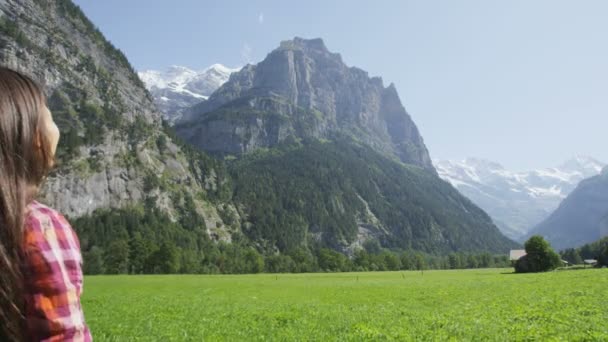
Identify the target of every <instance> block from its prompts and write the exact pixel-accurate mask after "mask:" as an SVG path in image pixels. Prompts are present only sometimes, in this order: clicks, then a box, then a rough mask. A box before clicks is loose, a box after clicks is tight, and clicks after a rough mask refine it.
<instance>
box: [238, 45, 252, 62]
mask: <svg viewBox="0 0 608 342" xmlns="http://www.w3.org/2000/svg"><path fill="white" fill-rule="evenodd" d="M252 51H253V49H252V48H251V46H249V44H248V43H245V44H243V47H242V48H241V59H242V60H243V63H244V64H250V63H251V53H252Z"/></svg>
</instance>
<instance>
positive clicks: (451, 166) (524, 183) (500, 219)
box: [434, 156, 605, 240]
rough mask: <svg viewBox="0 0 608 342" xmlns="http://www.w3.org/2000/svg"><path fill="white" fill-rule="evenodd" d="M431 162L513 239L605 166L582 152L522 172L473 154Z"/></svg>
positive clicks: (532, 225)
mask: <svg viewBox="0 0 608 342" xmlns="http://www.w3.org/2000/svg"><path fill="white" fill-rule="evenodd" d="M434 164H435V168H436V169H437V172H438V173H439V176H440V177H441V178H443V179H444V180H446V181H448V182H450V183H451V184H452V185H453V186H454V187H455V188H457V189H458V190H459V191H460V192H461V193H463V194H464V195H465V196H467V197H469V199H471V200H472V201H473V202H474V203H476V204H477V205H479V206H480V207H481V208H483V209H484V210H485V211H486V212H487V213H488V214H489V215H490V216H491V217H492V218H493V219H494V222H495V223H496V225H497V226H498V227H499V228H500V230H501V231H502V232H503V233H504V234H505V235H507V236H508V237H510V238H512V239H515V240H518V239H521V238H522V237H523V236H525V234H526V233H527V232H528V231H529V230H530V229H532V227H534V226H535V225H536V224H538V223H539V222H541V221H542V220H544V219H545V218H546V217H547V216H548V215H549V214H550V213H551V212H552V211H553V210H554V209H555V208H557V206H558V205H559V203H560V202H561V201H562V200H563V199H564V198H565V197H566V196H567V195H568V194H569V193H570V192H571V191H573V190H574V189H575V187H576V185H577V184H578V183H579V182H580V181H581V180H583V179H585V178H588V177H591V176H594V175H597V174H599V173H600V172H601V171H602V168H603V167H604V166H605V164H604V163H601V162H599V161H597V160H595V159H593V158H590V157H584V156H577V157H574V158H572V159H570V160H568V161H566V162H564V163H562V164H561V165H560V166H558V167H553V168H547V169H542V170H532V171H525V172H515V171H510V170H506V169H505V168H504V167H502V166H501V165H500V164H498V163H495V162H492V161H487V160H483V159H476V158H468V159H465V160H461V161H453V160H435V162H434Z"/></svg>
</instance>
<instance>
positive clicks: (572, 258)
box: [559, 248, 583, 265]
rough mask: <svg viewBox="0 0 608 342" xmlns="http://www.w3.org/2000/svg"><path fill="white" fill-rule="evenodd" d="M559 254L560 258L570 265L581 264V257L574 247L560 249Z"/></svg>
mask: <svg viewBox="0 0 608 342" xmlns="http://www.w3.org/2000/svg"><path fill="white" fill-rule="evenodd" d="M559 254H560V256H561V258H562V259H564V260H566V261H567V262H568V263H569V264H570V265H582V264H583V259H582V258H581V255H580V254H579V252H578V250H577V249H575V248H568V249H566V250H563V251H561V252H560V253H559Z"/></svg>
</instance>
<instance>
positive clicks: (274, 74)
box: [176, 38, 434, 172]
mask: <svg viewBox="0 0 608 342" xmlns="http://www.w3.org/2000/svg"><path fill="white" fill-rule="evenodd" d="M176 130H177V132H178V134H179V135H180V136H182V137H183V138H184V139H185V140H186V141H188V142H189V143H191V144H193V145H195V146H197V147H199V148H200V149H202V150H204V151H207V152H210V153H214V154H216V155H239V154H242V153H246V152H250V151H253V150H256V149H259V148H268V147H273V146H277V145H279V144H281V143H283V142H293V141H301V140H302V139H331V138H332V137H334V136H336V135H338V134H343V135H347V136H350V137H352V138H353V139H355V140H358V141H362V142H364V143H366V144H367V145H369V146H372V147H373V148H374V149H376V150H377V151H380V152H381V153H384V154H386V155H389V156H391V157H393V158H395V159H397V160H400V161H402V162H404V163H408V164H413V165H418V166H420V167H423V168H425V169H427V170H430V171H431V172H434V168H433V165H432V163H431V159H430V157H429V154H428V151H427V149H426V146H425V145H424V142H423V140H422V137H421V136H420V134H419V132H418V128H417V127H416V125H415V124H414V122H413V121H412V119H411V117H410V116H409V114H408V113H407V112H406V111H405V108H404V107H403V106H402V104H401V101H400V99H399V96H398V95H397V91H396V89H395V86H394V85H392V84H391V85H389V86H388V87H384V85H383V83H382V79H381V78H379V77H372V78H370V77H369V76H368V73H367V72H365V71H363V70H361V69H358V68H355V67H348V66H346V65H345V64H344V62H343V61H342V58H341V56H340V55H339V54H336V53H332V52H330V51H329V50H328V49H327V48H326V46H325V44H324V42H323V41H322V40H321V39H311V40H307V39H302V38H295V39H293V40H290V41H284V42H282V43H281V44H280V47H279V48H277V49H275V50H274V51H272V52H271V53H270V54H268V56H267V57H266V58H265V59H264V60H263V61H262V62H261V63H259V64H257V65H247V66H245V67H244V68H243V69H241V70H240V71H239V72H236V73H234V74H233V75H232V76H231V77H230V80H229V81H228V82H226V83H225V84H224V85H223V86H221V87H220V88H219V89H218V90H217V91H216V92H214V93H213V94H212V95H211V96H210V97H209V99H208V100H207V101H205V102H202V103H200V104H198V105H196V106H194V107H193V108H191V109H189V110H187V111H186V112H185V114H184V118H183V119H182V121H180V122H179V123H178V124H177V125H176Z"/></svg>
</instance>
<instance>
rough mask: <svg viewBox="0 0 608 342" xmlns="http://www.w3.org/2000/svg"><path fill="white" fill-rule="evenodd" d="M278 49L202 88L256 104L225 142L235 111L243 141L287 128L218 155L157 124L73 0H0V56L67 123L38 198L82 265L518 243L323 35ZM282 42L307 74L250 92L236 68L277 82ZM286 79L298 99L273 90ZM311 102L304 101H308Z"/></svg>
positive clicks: (211, 262)
mask: <svg viewBox="0 0 608 342" xmlns="http://www.w3.org/2000/svg"><path fill="white" fill-rule="evenodd" d="M307 46H308V47H307ZM298 49H304V50H306V54H304V51H303V50H302V51H300V52H297V51H296V50H298ZM309 50H310V51H309ZM281 51H282V52H280V53H278V52H277V54H274V55H273V54H271V55H272V56H275V57H276V58H277V60H275V61H273V62H270V61H269V62H268V63H265V64H264V65H263V67H262V66H261V65H258V66H248V67H246V68H245V69H246V71H245V72H243V71H240V72H238V73H236V74H234V75H233V76H231V78H230V80H229V81H228V82H227V83H226V84H225V85H224V86H222V87H220V88H219V89H218V90H217V91H216V92H214V93H213V94H212V95H211V96H210V97H209V101H208V102H210V103H212V104H213V103H218V101H223V100H222V99H221V98H222V96H221V95H220V94H224V95H225V94H228V93H230V92H232V93H233V94H236V93H239V94H240V92H241V91H242V92H243V96H245V97H240V96H236V95H235V97H234V99H233V100H234V101H231V104H228V103H226V104H225V105H224V106H222V107H221V108H220V109H217V110H214V112H213V113H215V114H213V115H216V117H217V116H218V115H220V114H221V113H226V112H230V111H231V110H233V109H235V108H253V110H248V111H247V112H244V113H243V115H244V116H245V117H246V118H248V119H246V120H242V118H240V117H239V116H238V115H237V114H238V113H237V112H232V114H230V115H233V116H232V117H231V116H230V115H229V116H228V117H224V118H223V119H222V120H223V121H222V120H220V119H217V120H216V121H215V123H216V124H218V125H220V127H217V129H213V130H210V132H213V133H214V134H215V135H216V136H217V137H219V139H220V140H221V139H224V140H228V141H230V140H231V139H233V140H234V138H233V137H232V136H231V135H227V136H225V134H221V133H222V132H223V131H222V127H227V126H226V125H228V124H230V123H231V122H233V123H234V128H235V134H237V135H238V134H241V133H242V137H243V138H247V137H248V136H249V135H250V134H251V137H250V138H247V139H245V140H247V141H249V142H251V141H253V140H256V139H257V140H256V141H261V140H259V139H260V138H261V137H262V134H263V133H264V134H265V133H267V132H271V131H272V129H270V128H271V126H272V125H273V124H277V125H276V126H275V127H276V128H277V129H278V132H280V133H281V134H279V135H278V136H280V137H281V139H276V140H272V141H271V140H268V141H269V143H268V144H260V145H259V146H258V145H256V146H255V147H256V148H253V146H252V145H247V146H248V148H247V149H242V150H239V152H241V153H238V154H235V155H236V156H238V158H236V159H235V158H226V160H223V159H217V158H212V157H210V156H209V155H207V154H205V153H204V152H201V151H200V150H197V149H195V148H194V147H193V146H192V145H189V144H187V143H186V142H184V141H183V140H182V139H181V138H180V137H178V136H176V132H175V131H174V130H173V129H171V127H168V126H166V125H164V124H163V123H162V118H161V113H160V111H159V110H158V108H157V107H156V105H155V104H154V101H153V98H152V95H151V94H150V93H149V92H148V91H147V90H146V88H145V86H144V84H143V82H142V81H141V79H140V78H139V77H138V74H137V73H136V72H135V71H134V69H133V67H132V66H131V65H130V63H129V61H128V60H127V58H126V57H125V55H124V54H123V53H122V52H121V51H120V50H118V49H116V48H115V47H114V46H113V45H112V44H111V43H110V42H109V41H107V40H106V39H105V38H104V36H103V35H102V34H101V32H100V31H99V30H98V29H97V28H96V27H95V26H94V25H93V23H91V22H90V21H89V20H88V19H87V17H86V16H85V15H84V14H83V12H82V11H81V10H80V8H79V7H78V6H76V5H74V4H73V3H72V2H71V1H70V0H55V1H45V0H19V1H17V0H0V63H2V65H6V66H9V67H11V68H13V69H16V70H19V71H21V72H24V73H27V74H29V75H31V76H32V77H33V78H35V79H36V80H38V81H39V82H40V83H41V84H43V85H44V87H45V91H46V93H47V94H48V106H49V108H50V109H51V112H52V113H53V117H54V119H55V121H56V122H57V124H58V126H59V127H60V130H61V132H62V138H61V141H60V145H59V150H58V152H57V156H56V157H57V162H58V163H57V165H58V166H57V168H56V170H55V171H54V172H53V173H52V174H51V175H49V178H48V180H47V181H46V183H45V184H44V187H43V189H42V193H41V200H42V201H43V202H45V203H47V204H49V205H50V206H52V207H54V208H56V209H58V210H59V211H61V212H62V213H64V214H66V215H67V216H69V219H70V221H71V222H72V223H73V226H74V228H75V229H76V231H77V232H78V235H79V238H80V241H81V246H82V251H83V255H84V259H85V263H84V264H85V272H87V273H135V274H139V273H176V272H183V273H192V272H209V273H211V272H259V271H260V269H261V268H260V260H261V264H262V266H261V267H264V259H263V258H262V256H264V257H265V258H267V261H268V260H269V261H268V262H269V264H270V263H272V262H273V260H274V261H276V260H277V258H279V259H280V260H292V263H295V262H299V261H297V260H298V259H297V258H299V257H301V256H302V254H304V257H305V258H308V257H309V256H311V258H317V256H319V257H318V258H321V256H323V255H325V256H327V255H329V256H330V257H331V254H327V253H325V252H323V253H322V251H326V250H325V248H333V249H334V250H337V251H340V252H346V253H348V252H349V251H352V250H353V249H356V248H358V246H360V245H361V244H362V243H364V242H366V241H369V240H372V241H376V240H377V241H378V242H380V243H381V244H382V246H383V247H386V248H393V249H395V250H403V249H408V248H411V249H413V250H418V251H426V252H428V253H434V254H442V253H444V252H447V251H488V252H493V253H499V252H504V251H506V250H507V249H508V248H510V247H512V246H514V243H513V242H512V241H510V240H508V239H507V238H505V237H504V236H502V235H501V234H500V233H499V231H498V230H497V228H496V227H495V226H494V225H493V224H492V222H491V220H490V218H489V217H488V216H487V215H486V214H485V213H484V212H483V211H482V210H480V209H479V208H477V207H476V206H475V205H473V204H472V203H471V202H470V201H469V200H467V199H466V198H464V197H462V196H461V195H460V194H459V193H458V192H456V190H454V189H453V188H452V187H451V186H450V185H449V184H448V183H446V182H444V181H442V180H440V179H439V178H438V177H437V176H436V174H435V171H434V169H433V167H432V165H431V163H430V158H429V157H428V153H427V152H426V147H424V144H423V143H422V138H421V137H420V135H419V134H418V130H417V129H416V127H415V125H414V124H413V122H412V121H411V119H410V117H409V115H408V114H407V113H406V112H405V110H404V109H403V107H402V106H401V104H400V102H399V98H398V96H397V94H396V91H395V89H394V87H388V88H385V87H383V86H382V84H381V83H382V82H381V81H380V80H379V79H370V78H368V77H367V76H366V74H365V72H363V71H361V70H358V69H355V68H347V67H345V66H343V64H342V65H339V64H336V63H337V62H338V61H341V60H340V59H339V56H336V55H334V54H331V53H329V52H327V50H326V49H324V45H323V43H322V41H320V40H313V41H304V40H300V41H297V42H296V41H294V42H291V43H289V42H287V43H284V45H283V47H282V50H281ZM289 51H292V52H289ZM317 54H318V55H317ZM291 55H294V56H295V55H297V56H299V57H298V58H296V59H297V60H298V65H299V67H298V70H299V71H298V72H297V73H295V74H297V75H300V76H306V75H308V76H309V77H310V78H309V79H308V81H307V80H306V79H304V80H301V81H302V82H303V83H301V82H299V81H298V82H296V83H295V88H289V89H287V90H289V91H287V90H286V91H285V92H283V93H281V92H280V91H281V89H282V88H281V87H278V88H275V87H270V88H268V89H266V88H256V87H250V88H249V89H245V84H244V83H242V81H243V77H245V78H246V77H249V76H251V77H252V82H254V84H261V85H270V84H272V83H273V82H274V81H273V79H274V80H284V79H285V78H284V76H285V75H283V73H284V71H288V69H283V67H284V66H285V64H283V62H285V61H284V60H283V59H282V57H281V56H291ZM313 57H314V58H313ZM300 58H303V59H302V60H300ZM309 59H310V60H309ZM275 63H276V64H275ZM302 63H304V64H302ZM324 63H330V65H328V66H324ZM331 63H334V64H331ZM340 63H341V62H340ZM287 66H289V63H287ZM326 67H327V68H326ZM252 70H257V71H256V72H255V73H254V74H255V75H254V74H252V73H251V72H252ZM272 70H276V74H275V73H273V72H271V73H270V74H267V72H270V71H272ZM307 70H308V71H307ZM301 72H304V74H301ZM324 73H326V74H324ZM332 73H333V74H332ZM288 74H289V72H288ZM235 75H238V76H236V77H235ZM292 76H293V75H292ZM277 77H278V78H277ZM298 77H299V76H298ZM298 80H299V79H298ZM267 81H268V82H270V84H269V83H266V82H267ZM294 81H296V80H294ZM309 81H310V82H309ZM318 82H320V83H318ZM332 82H338V83H337V84H333V83H332ZM227 85H228V86H227ZM241 85H242V86H241ZM299 85H302V86H303V88H300V87H299ZM306 86H308V87H310V88H306ZM306 89H308V90H309V92H310V93H309V95H306V91H307V90H306ZM293 90H297V93H298V94H299V95H298V96H295V97H293V99H294V100H298V101H300V102H298V104H294V103H292V102H291V100H289V101H288V100H286V98H285V97H284V96H283V95H280V94H284V95H286V94H287V93H289V92H291V91H293ZM276 91H279V93H276V94H275V92H276ZM256 92H259V94H262V97H257V96H254V95H255V94H256ZM349 94H350V95H351V96H349ZM292 95H293V94H292ZM244 99H246V100H244ZM307 99H308V101H310V103H309V104H314V106H304V107H302V106H303V105H305V103H304V102H305V101H306V100H307ZM243 101H245V102H243ZM204 103H206V102H204ZM243 103H244V104H246V106H245V107H242V104H243ZM317 104H320V105H317ZM201 106H203V104H199V105H195V107H194V108H200V107H201ZM218 108H219V107H218ZM302 108H307V109H306V110H303V109H302ZM276 109H285V111H280V112H277V111H275V110H276ZM321 109H323V110H330V112H321ZM222 110H223V111H222ZM331 110H333V112H331ZM189 113H190V111H189ZM193 113H195V112H193ZM289 114H294V115H296V116H297V120H294V118H291V117H289ZM196 118H199V119H205V118H206V119H209V116H206V114H202V115H200V116H197V117H193V118H191V119H196ZM269 118H273V119H269ZM250 119H254V122H253V123H252V122H251V121H249V120H250ZM277 119H278V120H277ZM231 120H233V121H231ZM258 120H259V121H260V123H259V124H260V126H259V127H260V128H263V129H264V132H262V131H261V130H259V131H257V133H256V134H258V136H256V137H255V138H254V134H253V133H254V132H253V131H249V132H241V131H237V128H238V129H241V128H243V127H250V128H252V129H253V128H254V127H258V126H257V125H258ZM191 122H192V125H193V126H196V125H202V126H205V124H204V123H197V122H194V121H191ZM338 123H339V124H340V126H338ZM362 123H364V124H365V125H363V126H361V124H362ZM222 124H223V125H224V126H221V125H222ZM266 124H268V125H270V126H268V125H266ZM308 124H310V125H308ZM330 128H331V129H332V130H330ZM266 129H268V130H266ZM183 130H184V127H183V126H182V127H181V130H178V131H177V132H180V131H183ZM296 133H301V134H296ZM322 133H323V134H322ZM330 133H331V134H330ZM372 133H373V134H372ZM374 134H376V135H374ZM283 138H285V139H283ZM287 138H289V139H287ZM329 138H332V139H331V140H330V139H329ZM270 142H272V143H270ZM218 144H219V142H218ZM254 145H255V144H254ZM218 146H222V145H221V144H220V145H218ZM197 147H200V145H197ZM258 147H260V148H258ZM261 147H263V148H261ZM230 151H231V150H229V151H228V152H230ZM214 152H216V151H214ZM223 152H226V151H223ZM243 152H249V153H243ZM302 251H303V253H300V252H302ZM289 255H291V256H293V259H290V257H289ZM313 256H314V257H313ZM315 260H316V259H313V261H311V263H310V264H311V265H314V264H315V262H316V261H315ZM267 269H269V270H273V269H274V268H267ZM290 269H291V268H290Z"/></svg>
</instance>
